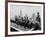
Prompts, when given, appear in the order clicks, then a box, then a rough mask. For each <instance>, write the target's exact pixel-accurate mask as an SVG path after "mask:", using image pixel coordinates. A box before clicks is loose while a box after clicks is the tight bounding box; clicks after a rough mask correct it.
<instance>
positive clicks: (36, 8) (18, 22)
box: [8, 2, 43, 35]
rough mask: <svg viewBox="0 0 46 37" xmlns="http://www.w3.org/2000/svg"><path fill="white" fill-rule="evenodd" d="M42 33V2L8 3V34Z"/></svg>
mask: <svg viewBox="0 0 46 37" xmlns="http://www.w3.org/2000/svg"><path fill="white" fill-rule="evenodd" d="M28 33H30V34H32V33H43V4H32V3H30V4H29V3H11V2H9V3H8V35H12V34H15V35H16V34H28Z"/></svg>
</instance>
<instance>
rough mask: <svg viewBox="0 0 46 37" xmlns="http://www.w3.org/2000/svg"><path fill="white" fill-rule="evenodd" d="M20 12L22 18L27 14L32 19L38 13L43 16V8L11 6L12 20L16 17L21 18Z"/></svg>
mask: <svg viewBox="0 0 46 37" xmlns="http://www.w3.org/2000/svg"><path fill="white" fill-rule="evenodd" d="M20 10H21V12H22V16H25V14H27V15H28V16H30V17H32V14H33V13H34V14H35V16H36V15H37V12H39V13H40V14H41V6H24V5H23V6H22V5H10V18H13V17H15V16H16V15H17V16H19V15H20Z"/></svg>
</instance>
